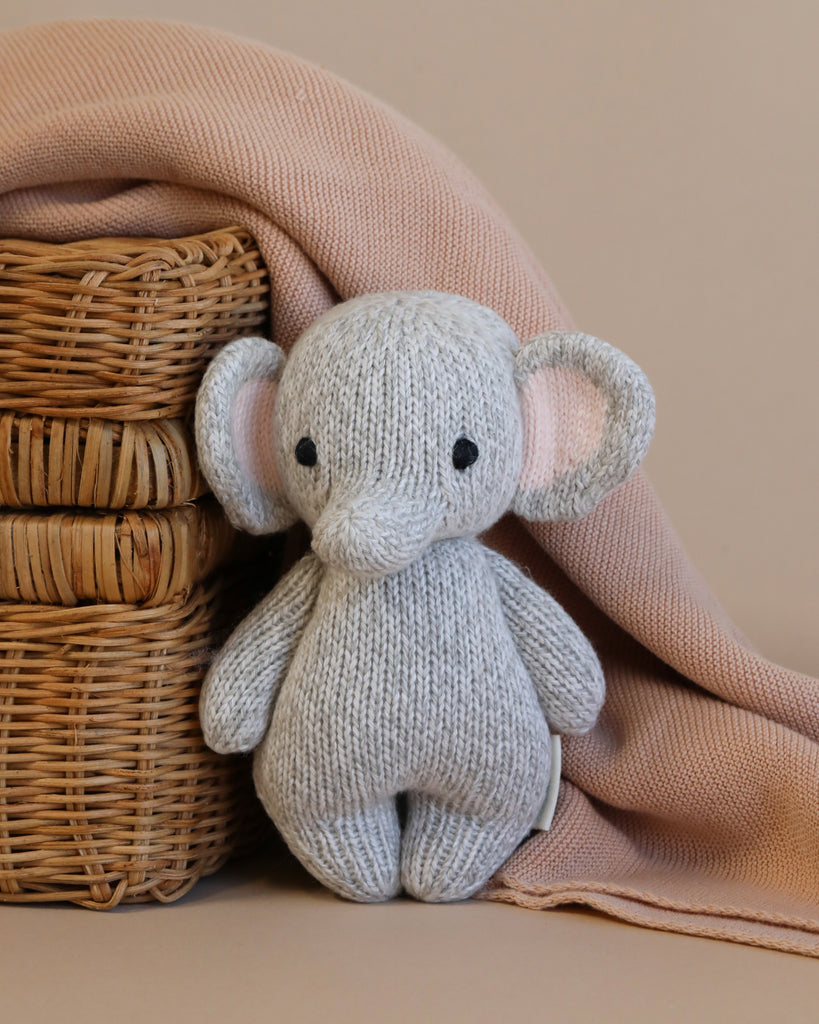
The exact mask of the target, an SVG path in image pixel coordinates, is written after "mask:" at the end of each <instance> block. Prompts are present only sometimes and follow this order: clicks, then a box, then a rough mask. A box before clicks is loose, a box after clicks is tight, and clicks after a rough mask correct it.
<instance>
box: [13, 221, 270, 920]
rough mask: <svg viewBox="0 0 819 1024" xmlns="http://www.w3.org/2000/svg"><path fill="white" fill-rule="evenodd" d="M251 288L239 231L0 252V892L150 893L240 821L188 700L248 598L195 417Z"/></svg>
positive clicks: (58, 895)
mask: <svg viewBox="0 0 819 1024" xmlns="http://www.w3.org/2000/svg"><path fill="white" fill-rule="evenodd" d="M267 297H268V283H267V274H266V270H265V268H264V265H263V262H262V260H261V258H260V256H259V253H258V251H257V249H256V247H255V244H254V243H253V240H252V239H251V238H250V237H249V236H248V235H247V233H246V232H244V231H242V230H241V229H238V228H228V229H225V230H223V231H218V232H213V233H210V234H207V235H201V236H197V237H194V238H187V239H182V240H179V241H173V242H166V241H161V240H156V239H98V240H94V241H89V242H82V243H71V244H64V245H56V244H45V243H39V242H23V241H19V240H8V239H6V240H0V901H14V902H30V901H44V900H55V899H58V900H68V901H72V902H74V903H79V904H82V905H83V906H89V907H94V908H107V907H112V906H115V905H116V904H118V903H120V902H122V901H129V902H135V901H143V900H151V899H156V900H161V901H164V902H167V901H169V900H172V899H176V898H178V897H179V896H181V895H182V894H183V893H184V892H186V891H187V890H188V889H189V888H190V886H191V885H192V884H193V883H194V882H195V881H196V880H197V879H198V878H199V877H201V876H202V875H203V874H206V873H209V872H211V871H213V870H215V869H216V868H217V867H218V866H219V865H220V864H221V863H222V862H223V861H224V860H225V859H226V857H227V856H228V855H229V854H230V853H231V852H233V850H234V849H235V848H236V847H237V846H238V845H242V843H243V841H244V840H245V839H247V838H248V836H249V834H250V833H251V832H252V831H253V828H254V824H253V819H254V815H255V813H256V812H255V809H254V806H253V798H252V793H251V790H250V786H249V780H248V778H247V763H246V761H244V760H240V759H233V758H223V757H219V756H218V755H215V754H212V753H211V752H210V751H209V750H207V748H206V747H205V746H204V744H203V741H202V737H201V733H200V730H199V725H198V718H197V700H198V690H199V684H200V682H201V679H202V676H203V674H204V672H205V670H206V668H207V663H208V660H209V658H210V657H211V655H212V651H213V649H214V647H215V646H216V645H217V644H218V643H219V641H220V638H221V636H222V635H224V631H225V630H226V629H227V628H229V627H230V626H231V625H232V624H233V622H234V621H235V620H236V616H237V614H239V613H241V611H242V601H241V599H239V600H237V595H244V597H245V598H246V599H247V600H252V599H253V598H254V597H255V596H256V594H254V593H248V591H249V590H251V589H252V588H250V587H249V585H248V583H247V578H246V577H243V578H242V579H241V582H240V583H239V584H238V586H237V585H233V584H232V583H231V579H232V578H235V576H236V571H235V569H233V568H232V567H233V566H234V564H235V563H237V561H239V560H240V559H241V546H239V548H238V549H237V538H236V535H235V534H234V533H233V531H232V530H231V529H230V528H229V527H228V525H227V523H226V521H225V519H224V517H223V515H222V513H221V510H220V509H219V507H218V506H217V505H216V503H215V502H214V500H213V498H212V497H210V496H208V495H206V494H205V493H204V492H205V490H206V488H205V486H204V484H203V481H202V479H201V477H200V475H199V473H198V471H197V466H196V458H195V452H194V447H193V440H192V433H191V423H192V410H193V402H194V398H195V394H196V388H197V386H198V382H199V379H200V378H201V375H202V373H203V371H204V368H205V366H206V364H207V362H208V360H209V359H210V358H211V356H212V355H213V354H214V353H215V351H216V350H217V349H218V348H219V347H220V346H221V345H223V344H224V343H225V342H226V341H228V340H229V339H230V338H233V337H236V336H237V335H240V334H242V333H248V332H250V331H254V330H255V331H256V332H258V331H260V330H261V331H264V329H265V324H266V321H267V316H268V301H267ZM215 570H216V571H215ZM245 603H246V602H245Z"/></svg>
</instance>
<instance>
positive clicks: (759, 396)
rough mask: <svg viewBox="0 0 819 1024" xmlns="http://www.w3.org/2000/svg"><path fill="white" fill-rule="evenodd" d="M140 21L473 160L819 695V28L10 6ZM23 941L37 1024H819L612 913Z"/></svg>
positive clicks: (705, 956)
mask: <svg viewBox="0 0 819 1024" xmlns="http://www.w3.org/2000/svg"><path fill="white" fill-rule="evenodd" d="M136 13H139V15H140V16H146V17H170V18H174V19H178V20H185V21H194V22H197V23H200V24H208V25H212V26H215V27H219V28H223V29H226V30H229V31H233V32H236V33H239V34H241V35H245V36H250V37H253V38H256V39H260V40H263V41H265V42H268V43H270V44H272V45H274V46H277V47H280V48H282V49H285V50H290V51H291V52H295V53H298V54H300V55H302V56H304V57H307V58H309V59H311V60H313V61H315V62H317V63H320V64H322V65H324V66H325V67H327V68H329V69H330V70H332V71H334V72H337V73H338V74H340V75H341V76H343V77H344V78H347V79H348V80H350V81H352V82H354V83H356V84H357V85H359V86H361V87H363V88H364V89H366V90H367V91H369V92H372V93H374V94H376V95H378V96H380V97H381V98H382V99H384V100H386V101H387V102H389V103H391V104H392V105H393V106H394V107H396V108H398V109H399V110H401V111H402V112H403V113H405V114H407V115H408V116H410V117H411V118H412V119H413V120H415V121H417V122H418V123H420V124H421V125H423V126H424V127H426V128H427V129H428V130H429V131H431V132H432V133H433V134H435V135H437V136H438V137H439V138H440V139H441V140H443V141H444V142H445V143H446V144H447V145H448V146H449V147H450V148H451V149H453V150H454V151H455V152H456V153H458V154H459V155H460V156H461V158H462V159H463V160H464V161H465V162H466V163H467V164H468V165H469V166H470V167H471V168H472V170H473V171H475V172H476V173H477V174H478V176H479V177H480V178H482V179H483V181H484V182H485V183H486V184H487V185H488V186H489V188H490V190H491V191H492V192H493V193H494V195H495V197H496V198H497V199H498V201H499V202H500V204H501V206H502V207H504V208H505V209H506V211H507V212H508V214H509V215H510V217H511V219H512V220H513V222H514V223H515V224H516V225H517V226H518V228H519V230H520V231H521V233H522V234H523V235H524V237H525V238H526V239H527V241H528V242H529V244H530V245H531V247H532V248H533V249H534V251H535V252H536V254H537V255H538V257H539V258H540V260H541V262H542V263H543V264H544V266H545V267H546V268H547V270H548V271H549V272H550V273H551V275H552V277H553V278H554V280H555V282H556V284H557V286H558V288H559V290H560V291H561V293H562V294H563V296H564V298H565V300H566V301H567V303H568V304H569V306H570V308H571V309H572V311H573V313H574V316H575V318H576V321H577V323H578V326H580V327H581V328H582V329H584V330H586V331H589V332H591V333H596V334H599V335H600V336H602V337H604V338H606V339H607V340H609V341H611V342H612V343H614V344H616V345H618V346H619V347H621V348H623V349H625V350H626V351H627V352H628V353H629V354H630V355H631V356H632V357H633V358H635V359H636V360H637V361H638V362H640V363H641V364H642V365H643V367H644V368H645V369H646V370H647V372H648V374H649V376H650V378H651V380H652V382H653V384H654V387H655V390H656V393H657V400H658V417H659V418H658V427H657V434H656V438H655V441H654V444H653V447H652V451H651V453H650V455H649V458H648V460H647V467H648V470H649V473H650V475H651V477H652V479H653V481H654V483H655V486H656V488H657V490H658V491H659V493H660V495H661V497H662V499H663V501H664V503H665V504H666V506H667V508H668V509H669V511H670V513H671V516H672V519H673V520H674V522H675V524H676V526H677V528H678V531H679V532H680V534H681V536H682V538H683V540H684V542H685V544H686V546H687V547H688V549H689V551H690V553H691V555H692V557H693V559H694V561H695V562H696V563H697V565H698V566H699V567H700V569H701V570H702V572H703V573H704V575H705V576H706V578H707V579H708V580H709V581H710V583H711V584H712V586H713V588H714V589H715V591H716V592H717V594H718V595H719V596H720V598H721V599H722V601H723V603H724V604H725V606H726V607H727V608H728V610H729V611H730V612H731V613H732V614H733V616H734V618H735V619H736V620H737V622H738V623H739V625H740V626H741V628H742V629H743V630H744V631H745V632H746V633H747V634H748V635H749V636H750V637H751V638H752V639H753V640H754V641H755V642H756V644H757V645H758V646H759V647H760V649H761V650H762V651H763V652H764V653H765V654H767V655H768V656H770V657H771V658H773V659H775V660H777V661H781V662H784V663H785V664H788V665H790V666H792V667H795V668H800V669H802V670H804V671H806V672H809V673H811V674H813V675H819V641H817V628H816V627H817V620H818V619H819V614H817V612H818V610H819V585H817V567H819V539H817V509H818V508H819V480H818V477H819V474H817V455H816V445H817V440H819V436H818V435H819V429H817V402H816V387H817V378H818V377H819V345H817V344H816V343H815V340H814V339H815V333H816V329H815V313H814V310H815V306H816V298H817V281H816V271H817V264H818V263H819V261H818V260H817V256H818V255H819V230H817V229H818V228H819V223H818V221H819V215H818V213H817V208H818V207H817V198H816V189H817V181H819V131H817V128H818V127H819V88H817V86H819V72H817V70H816V41H817V39H819V4H817V3H816V2H815V0H802V2H796V0H778V2H776V3H774V2H773V0H770V2H768V3H759V2H756V0H685V2H684V0H677V2H663V0H654V2H650V0H575V2H572V0H559V2H558V0H506V2H500V0H492V2H480V0H438V2H435V0H412V2H407V0H402V2H398V0H380V2H379V0H345V2H343V3H342V2H340V0H339V2H337V3H334V4H333V3H329V2H326V0H325V2H321V0H290V2H288V3H285V2H284V0H272V2H269V3H265V2H259V0H230V2H227V3H225V2H223V3H219V4H217V3H214V2H212V0H142V3H141V4H139V5H136V4H126V3H125V2H123V0H96V2H92V0H74V2H72V3H71V4H70V5H69V4H67V3H65V2H64V0H52V2H46V0H0V29H6V28H13V27H17V26H20V25H24V24H28V23H31V22H35V21H43V20H47V19H50V18H57V17H80V16H91V15H95V16H111V15H115V16H128V15H133V14H136ZM66 56H68V55H66ZM1 74H2V72H1V71H0V75H1ZM2 928H3V931H2V933H0V934H2V935H3V937H4V940H5V941H4V942H3V948H4V958H7V957H8V953H7V951H9V950H12V951H13V953H12V955H13V956H18V957H20V958H21V959H20V963H21V964H22V965H23V966H20V965H18V963H17V961H16V960H14V961H10V960H8V959H6V963H5V967H4V966H3V964H2V961H0V980H1V981H2V982H3V1001H4V1003H5V1005H6V1006H7V1007H8V1006H9V1005H12V1006H17V1005H19V1011H20V1012H19V1014H18V1015H17V1016H16V1017H9V1019H10V1020H11V1019H15V1020H20V1021H26V1020H35V1019H37V1020H39V1019H41V1017H40V1013H42V1014H44V1015H45V1014H46V1013H48V1014H49V1015H50V1016H54V1015H56V1014H59V1016H60V1017H61V1018H62V1019H63V1020H68V1021H74V1020H78V1021H79V1020H84V1021H89V1022H91V1021H95V1020H116V1021H126V1020H128V1021H130V1020H138V1019H139V1020H141V1021H144V1020H148V1019H154V1020H156V1021H164V1020H179V1021H186V1020H199V1021H210V1020H214V1021H216V1020H234V1019H239V1018H240V1017H241V1018H242V1019H249V1020H262V1019H265V1020H266V1019H271V1020H272V1019H275V1020H280V1019H281V1020H313V1019H318V1017H319V1016H320V1014H322V1013H323V1014H324V1018H323V1019H326V1020H331V1021H332V1020H356V1019H358V1020H411V1019H419V1020H467V1019H470V1020H476V1021H483V1020H486V1021H490V1020H502V1019H508V1020H529V1019H532V1020H535V1019H541V1018H547V1017H549V1016H552V1014H553V1013H554V1014H555V1016H554V1017H553V1018H552V1019H557V1020H596V1019H603V1018H607V1019H609V1020H626V1019H629V1020H634V1019H643V1018H644V1019H646V1020H660V1019H662V1020H680V1021H684V1020H693V1019H700V1020H701V1019H717V1018H719V1019H721V1020H723V1021H732V1020H737V1021H739V1020H742V1021H755V1020H762V1019H763V1018H770V1016H771V1015H772V1014H773V1013H774V1012H775V1011H776V1012H777V1016H779V1017H781V1019H784V1020H789V1021H797V1020H799V1021H801V1020H805V1021H807V1020H815V1019H816V1010H815V1006H816V998H815V997H816V995H817V994H819V966H818V965H817V964H816V963H815V962H813V961H807V960H800V959H798V958H796V957H789V956H786V955H784V954H778V953H771V952H764V951H758V950H753V949H747V948H742V947H738V946H729V945H727V944H720V943H714V942H708V941H705V940H698V939H692V938H684V937H680V936H674V935H665V934H661V933H654V932H646V931H641V930H639V929H635V928H630V927H628V926H626V925H620V924H613V923H610V922H608V921H606V920H604V919H602V918H597V917H595V916H594V915H591V914H588V913H585V912H571V911H567V912H561V913H558V914H544V915H538V914H531V913H527V912H525V911H521V910H514V909H511V908H505V907H495V906H480V905H477V904H470V905H466V906H462V907H451V908H425V907H419V906H416V905H413V904H410V903H399V904H396V905H393V906H390V907H385V908H357V907H348V906H347V905H344V904H341V903H340V901H337V900H335V899H333V898H332V897H329V896H327V895H326V894H324V893H322V892H320V891H319V890H317V889H316V888H315V887H314V886H313V885H312V884H311V883H309V882H308V881H307V880H306V879H305V878H304V877H303V876H302V875H301V874H300V873H298V872H294V873H293V874H292V878H290V877H289V876H288V875H287V874H286V873H285V874H284V875H283V874H282V873H281V872H279V873H278V874H277V875H276V876H275V878H272V879H271V873H270V872H269V871H267V870H266V866H265V864H264V863H263V862H260V863H259V864H257V865H255V866H254V867H253V869H252V870H246V871H239V870H236V869H234V870H233V871H231V872H228V873H227V874H224V875H222V876H220V877H219V878H218V879H215V880H212V881H210V882H208V883H204V884H203V885H202V886H200V888H199V889H198V890H196V892H195V893H194V894H193V895H192V896H191V897H190V898H189V899H188V900H186V901H183V903H181V904H179V905H177V906H176V907H175V908H168V909H164V910H163V909H158V908H156V909H136V910H132V911H128V912H125V913H117V914H113V915H107V916H95V915H91V914H84V913H81V912H79V911H73V910H54V909H46V908H29V907H20V908H14V907H4V908H3V910H2ZM12 936H13V938H12ZM4 972H7V977H3V974H4ZM45 979H49V980H50V982H51V983H50V984H49V985H43V984H42V982H43V981H44V980H45ZM8 999H10V1000H11V1003H9V1002H7V1000H8ZM368 999H369V1001H368ZM15 1000H19V1003H16V1002H15ZM267 1000H270V1002H269V1012H265V1011H263V1010H262V1009H261V1008H262V1007H263V1006H267V1005H268V1003H267ZM556 1002H557V1003H559V1005H560V1006H561V1009H560V1010H559V1012H556V1013H555V1010H554V1007H555V1003H556ZM123 1006H127V1007H128V1009H127V1010H123ZM504 1007H505V1009H504ZM550 1007H551V1011H550ZM49 1008H50V1009H49ZM172 1011H173V1012H172ZM42 1019H45V1016H43V1018H42Z"/></svg>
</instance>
